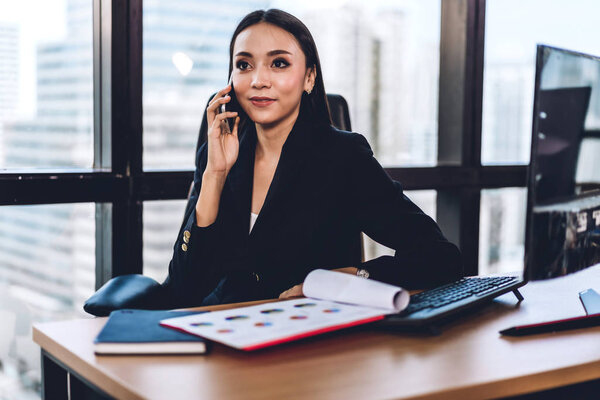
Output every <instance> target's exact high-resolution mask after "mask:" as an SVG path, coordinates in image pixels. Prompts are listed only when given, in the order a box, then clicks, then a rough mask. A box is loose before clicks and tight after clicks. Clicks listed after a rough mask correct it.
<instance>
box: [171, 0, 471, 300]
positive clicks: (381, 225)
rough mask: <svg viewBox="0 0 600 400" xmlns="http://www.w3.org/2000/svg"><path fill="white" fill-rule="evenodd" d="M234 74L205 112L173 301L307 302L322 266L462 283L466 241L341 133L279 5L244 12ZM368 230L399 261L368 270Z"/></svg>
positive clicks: (311, 62)
mask: <svg viewBox="0 0 600 400" xmlns="http://www.w3.org/2000/svg"><path fill="white" fill-rule="evenodd" d="M229 72H230V76H231V82H232V85H228V86H226V87H225V88H223V89H221V90H220V91H219V92H218V93H217V94H216V95H215V96H214V97H213V98H212V99H211V100H210V102H209V105H208V107H207V109H206V116H207V117H206V118H207V121H206V122H207V124H208V138H207V142H206V143H205V144H204V145H202V146H201V147H200V148H199V150H198V154H197V160H196V166H197V168H196V173H195V179H194V191H193V193H192V196H191V197H190V201H189V203H188V208H187V212H186V216H185V221H184V224H183V226H182V227H181V230H180V232H179V239H178V240H177V242H176V243H175V248H174V254H173V259H172V261H171V264H170V266H169V277H168V278H167V280H166V281H165V282H164V283H163V286H164V287H166V288H167V289H168V292H169V293H170V298H171V302H172V304H171V305H172V306H174V307H184V306H197V305H210V304H219V303H229V302H239V301H248V300H256V299H264V298H276V297H279V298H287V297H293V296H299V295H302V282H303V280H304V277H305V276H306V275H307V274H308V272H310V271H311V270H313V269H316V268H326V269H331V270H335V271H340V272H343V273H350V274H355V275H359V276H362V277H368V278H369V279H376V280H380V281H383V282H387V283H391V284H396V285H402V286H404V287H407V288H411V287H429V286H433V285H438V284H442V283H446V282H449V281H452V280H455V279H458V278H459V277H460V276H461V275H462V265H461V259H460V253H459V251H458V249H457V248H456V246H454V245H453V244H451V243H450V242H448V241H447V240H446V238H445V237H444V236H443V234H442V232H441V231H440V230H439V228H438V226H437V225H436V223H435V222H434V221H433V220H432V219H431V218H430V217H428V216H427V215H425V214H424V213H423V212H422V211H421V210H420V209H419V208H418V207H417V206H416V205H414V204H413V203H412V202H411V201H410V200H409V199H408V198H407V197H406V196H405V195H404V194H403V192H402V187H401V185H400V184H399V183H398V182H395V181H393V180H391V179H390V178H389V176H388V175H387V174H386V173H385V171H384V170H383V168H382V167H381V165H379V163H378V162H377V161H376V160H375V159H374V158H373V153H372V151H371V148H370V147H369V144H368V143H367V141H366V139H365V138H364V137H363V136H362V135H360V134H358V133H352V132H346V131H341V130H338V129H336V128H334V127H333V126H331V119H330V115H329V108H328V105H327V101H326V95H325V88H324V85H323V77H322V74H321V66H320V62H319V56H318V53H317V49H316V45H315V43H314V40H313V38H312V36H311V34H310V32H309V31H308V29H307V28H306V26H304V24H303V23H302V22H300V21H299V20H298V19H297V18H295V17H294V16H292V15H290V14H288V13H286V12H284V11H281V10H277V9H271V10H267V11H264V10H259V11H254V12H252V13H250V14H248V15H247V16H246V17H245V18H244V19H243V20H242V21H241V22H240V24H239V25H238V27H237V28H236V30H235V32H234V34H233V37H232V39H231V43H230V63H229ZM232 89H233V90H232ZM223 104H226V107H227V109H228V110H229V111H227V112H225V113H219V110H220V107H221V105H223ZM226 118H229V119H234V124H233V128H232V129H231V133H229V134H227V133H224V130H222V126H223V125H222V124H223V123H224V121H225V119H226ZM238 130H239V132H240V134H239V139H238ZM361 231H362V232H365V233H366V234H368V235H369V236H370V237H372V238H373V239H374V240H376V241H378V242H380V243H382V244H384V245H386V246H388V247H392V248H394V249H395V250H396V253H395V255H394V256H393V257H392V256H383V257H379V258H376V259H374V260H370V261H368V262H362V260H361V259H360V242H359V237H360V232H361Z"/></svg>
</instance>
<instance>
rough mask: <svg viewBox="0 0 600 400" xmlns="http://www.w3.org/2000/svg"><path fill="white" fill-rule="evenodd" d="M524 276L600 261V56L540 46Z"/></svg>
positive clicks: (556, 272) (533, 277) (563, 271)
mask: <svg viewBox="0 0 600 400" xmlns="http://www.w3.org/2000/svg"><path fill="white" fill-rule="evenodd" d="M525 238H526V239H525V274H524V275H525V278H526V279H528V280H538V279H548V278H554V277H557V276H562V275H566V274H568V273H572V272H576V271H579V270H581V269H583V268H587V267H589V266H592V265H595V264H598V263H600V57H594V56H591V55H587V54H582V53H577V52H574V51H569V50H564V49H559V48H555V47H550V46H545V45H538V46H537V64H536V78H535V93H534V107H533V129H532V141H531V164H530V168H529V176H528V198H527V223H526V235H525Z"/></svg>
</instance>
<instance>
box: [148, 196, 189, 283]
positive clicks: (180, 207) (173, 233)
mask: <svg viewBox="0 0 600 400" xmlns="http://www.w3.org/2000/svg"><path fill="white" fill-rule="evenodd" d="M186 204H187V200H167V201H146V202H144V253H143V254H144V275H147V276H149V277H151V278H154V279H155V280H156V281H158V282H159V283H162V282H163V281H164V280H165V278H166V277H167V275H168V274H169V262H170V261H171V256H173V244H174V243H175V241H176V240H177V233H178V232H179V228H180V227H181V223H182V221H183V213H184V211H185V205H186Z"/></svg>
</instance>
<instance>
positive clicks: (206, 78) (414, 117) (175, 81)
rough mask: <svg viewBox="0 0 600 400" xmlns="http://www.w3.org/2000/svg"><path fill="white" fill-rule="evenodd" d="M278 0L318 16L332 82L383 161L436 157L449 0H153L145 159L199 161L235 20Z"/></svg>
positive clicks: (312, 24)
mask: <svg viewBox="0 0 600 400" xmlns="http://www.w3.org/2000/svg"><path fill="white" fill-rule="evenodd" d="M233 4H235V7H230V5H233ZM269 7H276V8H281V9H283V10H285V11H288V12H290V13H292V14H294V15H295V16H297V17H298V18H299V19H300V20H302V21H303V22H304V23H305V24H306V25H307V26H308V28H309V29H310V31H311V33H312V35H313V37H314V39H315V41H316V43H317V48H318V50H319V56H320V59H321V63H322V70H323V79H324V81H325V88H326V91H327V92H329V93H337V94H341V95H342V96H344V98H345V99H346V100H347V101H348V105H349V108H350V119H351V122H352V129H353V130H354V131H356V132H360V133H362V134H364V135H365V136H366V137H367V139H368V140H369V143H370V144H371V146H372V147H373V149H374V151H375V155H376V157H377V158H378V160H379V161H380V162H381V163H382V164H384V165H386V166H392V165H433V164H435V163H436V161H435V160H436V154H437V107H438V104H437V103H438V78H439V36H440V8H441V7H440V1H439V0H400V1H395V2H389V1H381V0H378V1H370V2H360V1H345V2H340V1H337V0H322V1H314V0H313V1H303V2H293V3H292V2H288V1H254V2H244V3H240V2H237V1H225V2H224V3H223V2H221V3H220V6H219V7H218V8H215V7H214V5H213V3H209V2H203V1H184V0H177V1H172V0H168V1H167V0H155V1H146V2H144V100H143V101H144V167H146V168H156V167H166V168H173V167H186V168H193V166H194V149H195V146H196V140H197V138H198V129H199V127H200V123H201V118H202V116H203V113H204V106H205V105H206V102H207V101H208V98H209V96H210V95H211V94H212V93H214V92H216V91H217V89H219V88H221V87H222V86H224V85H225V84H226V83H227V82H226V81H227V68H228V48H229V40H230V38H231V35H232V33H233V30H234V29H235V27H236V25H237V23H238V21H239V20H240V19H241V18H242V17H243V16H244V15H245V14H247V13H248V12H249V11H252V10H254V9H258V8H269ZM324 15H327V18H326V19H324V18H323V16H324ZM182 16H185V18H183V17H182Z"/></svg>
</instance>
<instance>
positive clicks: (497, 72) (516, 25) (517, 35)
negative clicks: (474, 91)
mask: <svg viewBox="0 0 600 400" xmlns="http://www.w3.org/2000/svg"><path fill="white" fill-rule="evenodd" d="M486 7H487V9H486V22H485V28H486V32H485V72H484V82H483V120H482V135H483V137H482V149H481V152H482V154H481V156H482V162H483V163H484V164H512V163H523V164H527V163H528V162H529V153H530V151H529V149H530V144H531V129H532V128H531V123H532V120H531V117H532V114H533V89H534V88H533V86H534V79H535V54H536V47H535V46H536V43H542V44H548V45H552V46H557V47H562V48H567V49H571V50H576V51H580V52H584V53H590V54H594V55H600V42H599V41H598V40H597V38H598V36H599V35H600V25H598V15H600V3H599V2H597V1H593V0H573V1H570V2H569V5H568V7H565V2H564V1H561V0H529V1H526V2H523V1H519V0H488V1H487V2H486Z"/></svg>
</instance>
